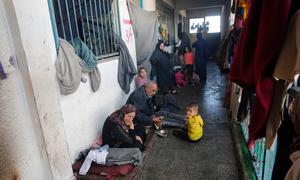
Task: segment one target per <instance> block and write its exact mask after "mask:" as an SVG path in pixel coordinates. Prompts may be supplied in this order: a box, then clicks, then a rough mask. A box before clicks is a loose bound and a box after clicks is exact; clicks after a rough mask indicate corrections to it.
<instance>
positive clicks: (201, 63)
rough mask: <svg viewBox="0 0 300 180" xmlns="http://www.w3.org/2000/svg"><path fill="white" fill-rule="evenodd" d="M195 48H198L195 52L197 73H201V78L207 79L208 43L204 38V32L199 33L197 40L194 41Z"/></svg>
mask: <svg viewBox="0 0 300 180" xmlns="http://www.w3.org/2000/svg"><path fill="white" fill-rule="evenodd" d="M192 47H193V48H196V52H195V58H196V60H195V64H196V73H197V74H198V75H199V77H200V79H201V80H205V79H206V74H207V68H206V66H207V60H208V54H207V43H206V41H205V40H204V39H202V34H201V33H199V34H197V41H196V42H194V43H193V45H192Z"/></svg>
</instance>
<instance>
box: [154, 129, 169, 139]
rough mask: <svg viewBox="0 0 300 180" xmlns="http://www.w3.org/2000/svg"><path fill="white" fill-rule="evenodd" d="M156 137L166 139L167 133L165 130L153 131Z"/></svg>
mask: <svg viewBox="0 0 300 180" xmlns="http://www.w3.org/2000/svg"><path fill="white" fill-rule="evenodd" d="M154 132H155V133H156V134H157V135H158V136H160V137H163V138H166V137H168V134H169V132H168V131H167V130H165V129H159V130H155V131H154Z"/></svg>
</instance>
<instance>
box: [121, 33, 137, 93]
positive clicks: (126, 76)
mask: <svg viewBox="0 0 300 180" xmlns="http://www.w3.org/2000/svg"><path fill="white" fill-rule="evenodd" d="M116 43H117V44H116V48H117V49H118V51H119V52H120V57H119V65H118V82H119V85H120V87H121V88H122V89H123V91H124V92H125V93H126V94H128V93H129V92H130V84H131V82H132V80H133V78H134V76H135V75H136V74H137V70H136V67H135V65H134V63H133V60H132V57H131V55H130V53H129V50H128V48H127V46H126V44H125V42H124V41H123V39H122V38H120V37H118V38H117V42H116Z"/></svg>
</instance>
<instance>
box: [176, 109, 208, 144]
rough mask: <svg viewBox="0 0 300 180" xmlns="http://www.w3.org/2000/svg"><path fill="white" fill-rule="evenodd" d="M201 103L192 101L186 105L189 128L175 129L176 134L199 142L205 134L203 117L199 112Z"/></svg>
mask: <svg viewBox="0 0 300 180" xmlns="http://www.w3.org/2000/svg"><path fill="white" fill-rule="evenodd" d="M198 110H199V105H198V104H196V103H191V104H189V105H188V106H187V107H186V118H187V119H186V128H187V130H174V135H175V136H177V137H179V138H182V139H185V140H188V141H191V142H198V141H199V140H200V139H201V138H202V136H203V125H204V122H203V119H202V118H201V116H200V115H199V113H198Z"/></svg>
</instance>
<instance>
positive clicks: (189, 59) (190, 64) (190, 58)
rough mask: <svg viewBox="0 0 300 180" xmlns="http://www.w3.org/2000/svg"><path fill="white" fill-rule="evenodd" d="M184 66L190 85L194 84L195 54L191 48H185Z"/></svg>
mask: <svg viewBox="0 0 300 180" xmlns="http://www.w3.org/2000/svg"><path fill="white" fill-rule="evenodd" d="M183 60H184V65H185V69H186V72H187V79H188V81H189V83H192V78H193V71H194V70H193V69H194V54H193V52H192V49H191V48H190V47H188V46H187V47H185V53H184V55H183Z"/></svg>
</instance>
